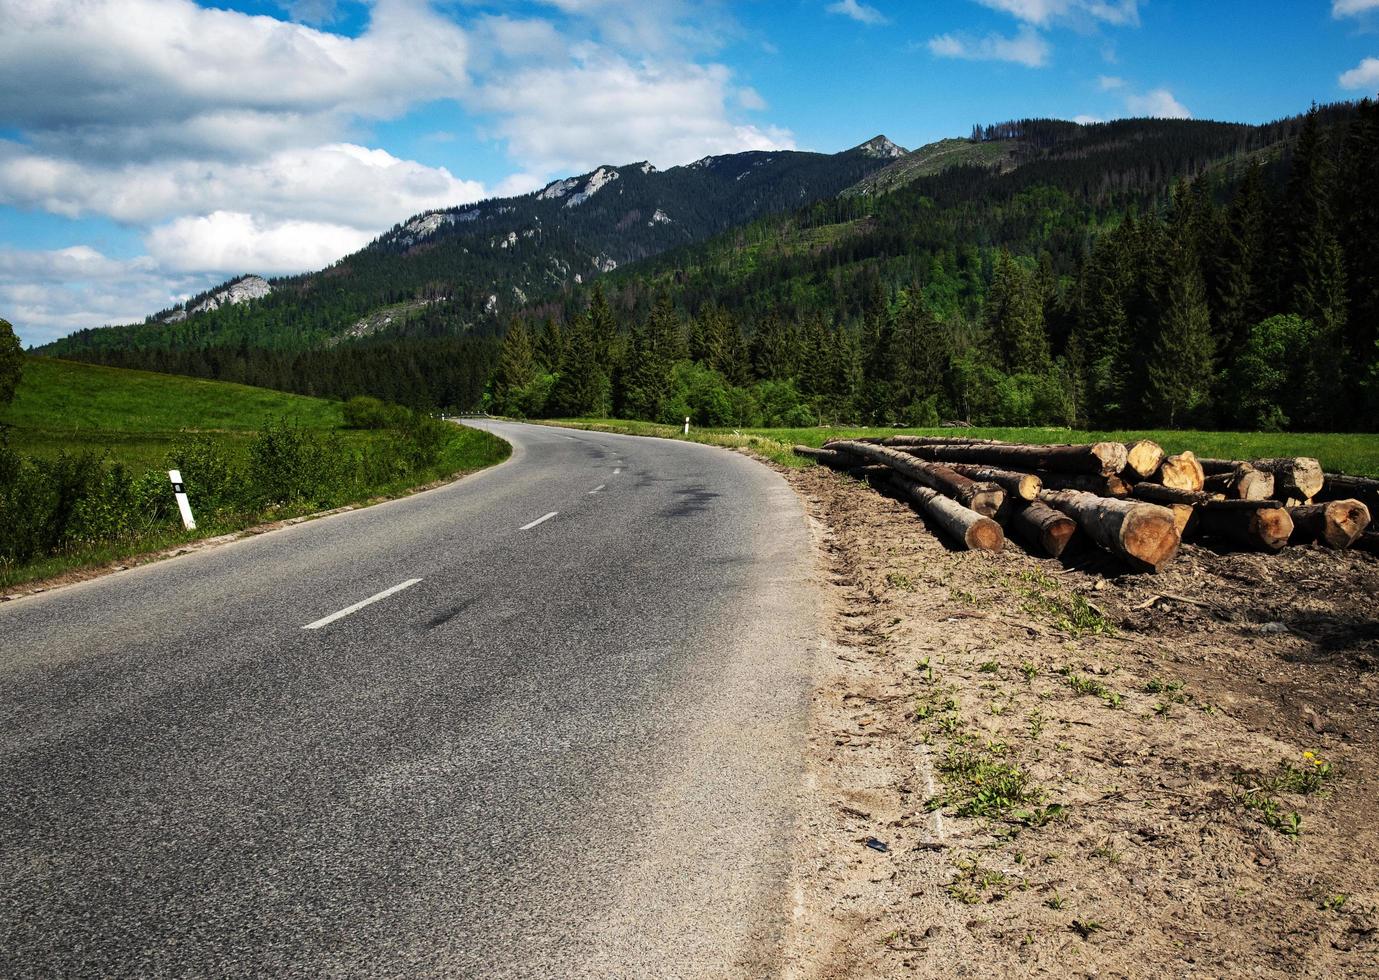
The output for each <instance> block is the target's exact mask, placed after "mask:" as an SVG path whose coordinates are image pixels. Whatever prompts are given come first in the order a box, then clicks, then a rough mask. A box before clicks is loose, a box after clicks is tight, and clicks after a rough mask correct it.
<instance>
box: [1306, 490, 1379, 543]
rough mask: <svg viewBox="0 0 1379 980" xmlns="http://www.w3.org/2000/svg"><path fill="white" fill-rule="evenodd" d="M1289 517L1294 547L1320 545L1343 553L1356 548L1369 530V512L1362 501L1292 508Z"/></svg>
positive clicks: (1333, 502) (1334, 501)
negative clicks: (1353, 547)
mask: <svg viewBox="0 0 1379 980" xmlns="http://www.w3.org/2000/svg"><path fill="white" fill-rule="evenodd" d="M1288 516H1289V517H1291V518H1292V519H1293V536H1292V541H1293V543H1294V544H1297V543H1299V542H1302V541H1320V542H1321V543H1322V544H1324V545H1326V546H1327V547H1329V548H1336V549H1341V550H1343V549H1345V548H1349V547H1350V546H1351V545H1353V544H1354V543H1355V542H1356V540H1357V539H1358V538H1359V537H1360V535H1362V534H1364V533H1365V528H1367V527H1368V526H1369V508H1368V507H1366V506H1365V505H1364V504H1363V503H1361V502H1360V501H1358V500H1332V501H1329V502H1327V503H1324V504H1309V505H1307V506H1305V507H1289V508H1288Z"/></svg>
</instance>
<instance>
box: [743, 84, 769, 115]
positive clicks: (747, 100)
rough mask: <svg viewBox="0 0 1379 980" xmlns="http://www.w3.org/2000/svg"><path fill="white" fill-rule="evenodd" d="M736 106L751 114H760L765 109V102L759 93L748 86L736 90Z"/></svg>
mask: <svg viewBox="0 0 1379 980" xmlns="http://www.w3.org/2000/svg"><path fill="white" fill-rule="evenodd" d="M737 104H738V105H740V106H742V108H744V109H750V110H752V111H753V112H760V111H761V110H763V109H765V108H766V100H765V99H763V98H762V97H761V93H760V92H758V91H757V90H756V89H754V88H752V87H751V86H750V85H748V86H744V87H742V88H740V89H738V90H737Z"/></svg>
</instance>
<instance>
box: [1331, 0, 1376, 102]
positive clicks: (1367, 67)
mask: <svg viewBox="0 0 1379 980" xmlns="http://www.w3.org/2000/svg"><path fill="white" fill-rule="evenodd" d="M1376 4H1379V0H1376ZM1337 81H1338V82H1339V83H1340V85H1341V88H1348V89H1359V88H1374V87H1375V86H1377V85H1379V58H1366V59H1365V60H1364V61H1362V62H1360V63H1359V64H1358V65H1356V66H1355V67H1354V68H1352V69H1350V71H1347V72H1342V73H1341V77H1340V78H1338V79H1337Z"/></svg>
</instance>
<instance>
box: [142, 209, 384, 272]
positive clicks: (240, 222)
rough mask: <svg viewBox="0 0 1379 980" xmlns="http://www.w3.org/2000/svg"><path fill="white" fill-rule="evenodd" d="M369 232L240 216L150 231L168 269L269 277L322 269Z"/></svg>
mask: <svg viewBox="0 0 1379 980" xmlns="http://www.w3.org/2000/svg"><path fill="white" fill-rule="evenodd" d="M372 237H373V235H372V234H371V233H370V232H367V231H360V230H359V229H357V228H350V227H348V226H346V225H331V224H326V223H324V222H319V221H294V220H287V221H265V220H263V219H261V218H257V217H255V216H254V215H252V214H245V213H243V212H240V211H213V212H211V213H210V214H207V215H199V216H196V217H186V218H178V219H176V220H175V221H171V222H169V223H168V224H165V225H160V226H159V227H157V228H154V229H153V230H152V231H150V232H149V234H148V236H147V238H146V239H145V243H146V244H147V246H148V250H149V253H150V255H151V256H152V257H153V259H154V260H155V261H157V263H158V264H159V266H160V267H162V268H165V269H172V270H174V271H179V272H189V271H198V272H205V271H210V272H220V273H224V274H227V275H229V274H233V273H236V272H242V271H244V270H246V269H252V270H254V271H255V272H259V273H263V274H265V275H268V274H276V273H285V272H297V271H299V270H301V269H304V268H305V269H319V268H322V267H323V266H327V265H330V263H332V262H334V261H335V260H336V259H338V258H340V256H342V255H347V254H349V253H350V252H354V251H357V250H358V249H360V248H363V247H364V246H365V245H367V244H368V243H369V240H370V239H371V238H372Z"/></svg>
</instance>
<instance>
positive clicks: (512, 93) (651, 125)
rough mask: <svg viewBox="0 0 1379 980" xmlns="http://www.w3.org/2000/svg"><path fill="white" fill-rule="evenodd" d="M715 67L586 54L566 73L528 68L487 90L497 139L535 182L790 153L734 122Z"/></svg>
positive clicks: (789, 140) (768, 131) (727, 76)
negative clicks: (744, 154) (601, 170)
mask: <svg viewBox="0 0 1379 980" xmlns="http://www.w3.org/2000/svg"><path fill="white" fill-rule="evenodd" d="M731 82H732V73H731V72H730V71H729V70H728V69H727V68H725V67H724V66H722V65H696V64H687V63H675V64H668V65H654V64H651V63H649V62H642V63H641V64H632V63H630V62H628V61H627V60H625V59H623V58H621V57H618V56H616V55H611V54H609V53H607V52H605V51H602V50H596V49H585V50H584V51H583V52H581V55H580V57H579V58H578V59H577V60H576V62H575V63H574V64H573V65H569V66H561V67H551V68H533V69H529V70H527V71H524V72H522V73H520V74H518V75H517V76H515V77H512V78H509V79H505V80H504V82H503V84H502V85H495V86H493V87H491V88H488V89H485V90H484V91H483V92H482V93H481V94H480V102H481V103H482V104H484V105H485V106H487V107H488V108H489V109H490V110H491V111H493V112H495V113H497V115H498V116H499V121H498V123H497V126H496V128H497V131H498V132H499V133H500V134H501V135H502V136H503V138H504V139H506V140H507V142H508V145H509V146H510V147H511V149H512V151H513V153H514V154H515V155H516V156H517V157H518V158H519V159H521V160H523V161H526V162H527V163H528V165H529V167H530V168H531V169H533V170H535V171H538V172H547V173H557V172H561V173H577V172H580V171H584V170H589V169H591V168H593V167H595V166H598V165H599V164H603V163H611V164H619V163H631V162H633V161H637V160H650V161H651V162H652V163H654V164H655V165H656V166H658V167H662V168H664V167H668V166H674V165H676V164H681V163H687V162H689V161H691V160H695V159H698V158H699V157H702V156H706V155H709V154H717V153H735V152H739V151H742V150H780V149H793V148H794V146H795V140H794V137H793V135H792V134H791V133H789V132H788V131H786V130H783V129H779V128H776V127H766V128H760V127H757V126H754V125H748V124H743V123H737V122H734V121H733V120H732V119H731V118H730V117H729V115H728V113H727V109H726V104H727V102H728V99H729V97H730V95H731V93H732V91H733V87H732V84H731Z"/></svg>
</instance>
